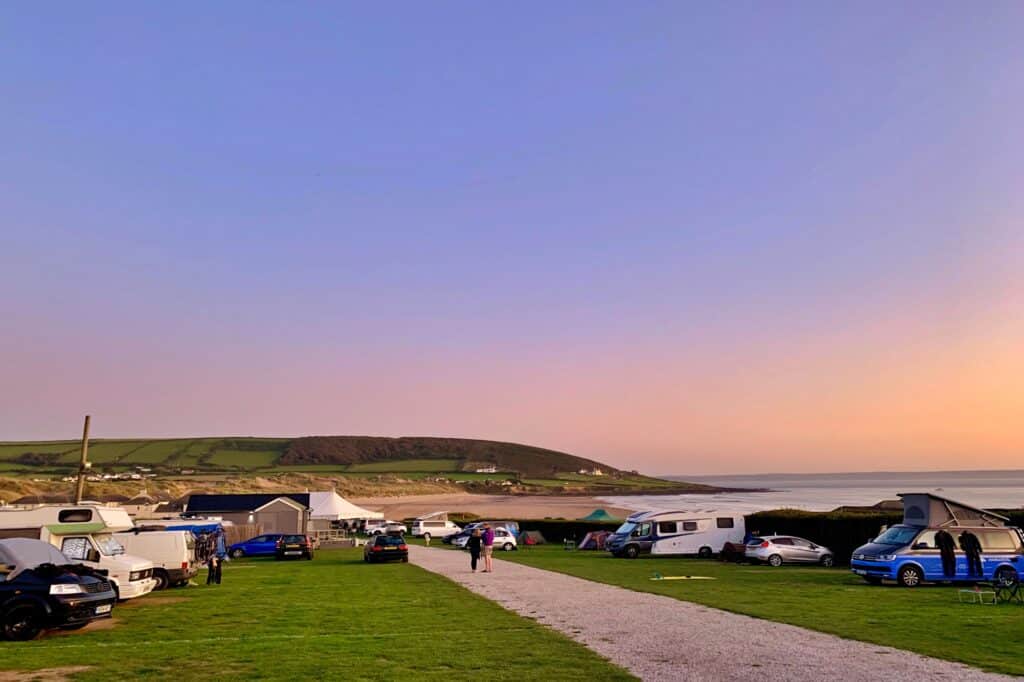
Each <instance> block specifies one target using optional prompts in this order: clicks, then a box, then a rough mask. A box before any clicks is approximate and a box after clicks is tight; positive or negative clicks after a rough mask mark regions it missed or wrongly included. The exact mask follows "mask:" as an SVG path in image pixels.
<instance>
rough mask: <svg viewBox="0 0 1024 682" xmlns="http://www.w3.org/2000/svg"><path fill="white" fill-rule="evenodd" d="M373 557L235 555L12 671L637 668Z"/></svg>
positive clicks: (186, 674)
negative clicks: (208, 580)
mask: <svg viewBox="0 0 1024 682" xmlns="http://www.w3.org/2000/svg"><path fill="white" fill-rule="evenodd" d="M361 557H362V553H361V550H331V551H326V550H325V551H321V552H320V553H319V554H318V555H317V557H316V559H315V560H313V561H311V562H310V561H297V562H287V563H278V562H275V561H273V560H266V559H253V560H241V561H234V562H230V563H228V564H227V565H226V566H225V568H224V584H223V585H220V586H213V587H206V586H205V585H204V586H201V587H188V588H183V589H178V590H170V591H167V592H159V593H155V594H151V595H149V596H146V597H143V598H141V599H138V600H134V601H131V602H127V603H125V604H121V605H118V606H117V608H116V609H115V615H114V617H115V619H116V621H117V623H116V625H115V627H113V628H110V629H102V630H95V631H90V630H91V628H90V629H89V630H85V631H83V632H77V633H68V634H61V635H57V636H54V635H48V636H45V637H44V638H42V639H40V640H37V641H35V642H28V643H4V644H3V645H0V650H2V651H3V654H4V655H3V656H2V657H0V670H7V671H11V670H15V671H29V670H39V669H46V668H58V667H63V666H89V667H88V669H87V670H85V671H83V672H81V673H79V674H78V675H76V676H75V678H74V679H76V680H110V679H135V678H149V679H181V680H193V679H210V680H223V679H233V680H250V679H295V680H298V679H309V680H317V679H374V680H376V679H396V680H397V679H417V680H453V679H470V678H479V679H489V680H491V679H494V680H521V679H542V680H595V679H600V680H616V679H618V680H626V679H633V678H631V677H630V676H629V675H628V674H627V673H625V672H624V671H623V670H621V669H620V668H617V667H615V666H613V665H612V664H611V663H609V662H607V661H606V660H604V659H602V658H600V657H598V656H597V655H596V654H594V653H592V652H591V651H590V650H588V649H586V648H585V647H583V646H582V645H579V644H576V643H575V642H572V641H571V640H569V639H567V638H565V637H563V636H562V635H560V634H558V633H555V632H553V631H551V630H549V629H548V628H545V627H543V626H541V625H538V624H536V623H534V622H533V621H530V620H527V619H524V618H521V617H519V616H516V615H515V614H512V613H510V612H508V611H505V610H504V609H502V608H501V607H499V606H497V605H496V604H494V603H493V602H490V601H488V600H486V599H484V598H482V597H479V596H477V595H474V594H473V593H471V592H469V591H468V590H465V589H463V588H462V587H460V586H458V585H456V584H455V583H453V582H451V581H449V580H448V579H446V578H442V577H440V576H437V575H435V574H432V573H428V572H427V571H424V570H422V569H419V568H417V567H415V566H413V565H410V564H385V565H367V564H364V563H363V562H362V560H361ZM203 573H205V571H204V572H203ZM202 577H203V576H202V575H201V576H200V578H202Z"/></svg>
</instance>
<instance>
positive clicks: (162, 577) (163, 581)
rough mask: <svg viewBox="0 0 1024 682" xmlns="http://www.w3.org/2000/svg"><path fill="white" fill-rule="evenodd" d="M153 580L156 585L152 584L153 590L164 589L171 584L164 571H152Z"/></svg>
mask: <svg viewBox="0 0 1024 682" xmlns="http://www.w3.org/2000/svg"><path fill="white" fill-rule="evenodd" d="M153 580H155V581H156V585H154V586H153V589H154V590H166V589H167V587H168V585H170V584H171V579H170V578H169V577H168V576H167V573H166V572H164V571H153Z"/></svg>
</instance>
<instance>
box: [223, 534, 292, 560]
mask: <svg viewBox="0 0 1024 682" xmlns="http://www.w3.org/2000/svg"><path fill="white" fill-rule="evenodd" d="M283 537H284V536H283V535H282V534H281V533H271V534H269V535H257V536H256V537H254V538H249V539H248V540H246V541H245V542H236V543H235V544H233V545H231V546H230V547H228V554H229V555H231V556H232V557H234V558H235V559H241V558H242V557H244V556H274V552H275V551H276V550H277V541H278V540H280V539H281V538H283Z"/></svg>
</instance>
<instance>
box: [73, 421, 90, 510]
mask: <svg viewBox="0 0 1024 682" xmlns="http://www.w3.org/2000/svg"><path fill="white" fill-rule="evenodd" d="M88 458H89V415H85V428H83V429H82V461H81V462H79V464H78V488H77V489H76V490H75V504H81V503H82V493H83V492H85V472H86V471H87V470H88V469H89V459H88Z"/></svg>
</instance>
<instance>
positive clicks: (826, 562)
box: [821, 554, 836, 568]
mask: <svg viewBox="0 0 1024 682" xmlns="http://www.w3.org/2000/svg"><path fill="white" fill-rule="evenodd" d="M835 563H836V560H835V559H834V558H833V557H832V555H831V554H826V555H825V556H823V557H821V565H822V566H824V567H825V568H832V567H833V566H834V565H835Z"/></svg>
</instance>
